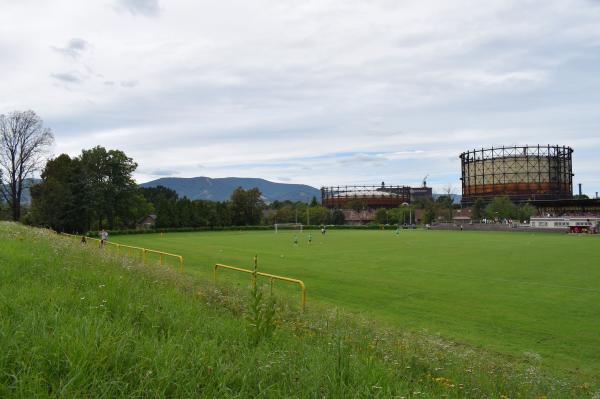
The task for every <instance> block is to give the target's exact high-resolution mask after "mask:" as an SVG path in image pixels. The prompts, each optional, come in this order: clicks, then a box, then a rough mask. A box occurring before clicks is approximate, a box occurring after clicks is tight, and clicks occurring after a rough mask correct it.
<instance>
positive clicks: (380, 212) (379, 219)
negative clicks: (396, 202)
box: [375, 208, 388, 224]
mask: <svg viewBox="0 0 600 399" xmlns="http://www.w3.org/2000/svg"><path fill="white" fill-rule="evenodd" d="M387 216H388V212H387V209H384V208H379V209H377V211H375V222H376V223H379V224H385V223H387Z"/></svg>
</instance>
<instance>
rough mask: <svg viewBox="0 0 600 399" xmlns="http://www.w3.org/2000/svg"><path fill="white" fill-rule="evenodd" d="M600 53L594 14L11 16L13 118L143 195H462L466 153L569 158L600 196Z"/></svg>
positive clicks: (491, 4) (234, 3)
mask: <svg viewBox="0 0 600 399" xmlns="http://www.w3.org/2000/svg"><path fill="white" fill-rule="evenodd" d="M115 9H117V10H118V11H120V12H115ZM138 16H141V17H152V18H138ZM599 47H600V6H599V5H598V4H597V3H593V2H589V1H585V0H554V1H543V2H542V1H530V2H518V1H504V0H492V1H488V2H486V4H485V7H483V6H481V3H480V2H473V1H466V0H462V1H453V2H443V1H418V2H417V1H408V2H397V1H390V0H377V1H370V2H367V1H359V0H351V1H348V0H318V1H317V0H313V1H305V2H295V1H275V0H257V1H253V2H247V1H241V0H228V1H224V2H189V1H184V0H171V1H167V0H165V1H161V2H160V4H159V2H158V1H156V0H151V1H144V0H114V1H110V2H107V1H106V0H89V1H86V2H78V1H74V0H56V1H54V2H46V1H42V0H29V1H27V2H9V3H8V4H7V5H6V6H5V5H3V12H2V13H1V14H0V53H1V54H2V55H3V56H2V57H0V74H1V75H2V76H3V90H2V94H3V95H2V96H0V111H1V112H8V111H11V110H14V109H29V108H31V109H34V110H36V111H37V112H38V113H39V114H40V115H41V116H42V117H43V118H44V119H45V120H46V122H47V123H48V124H49V125H50V126H51V127H52V128H53V130H54V131H55V133H56V139H57V148H56V150H57V151H67V152H69V153H71V154H76V153H78V152H79V151H80V150H81V149H82V148H88V147H91V146H94V145H104V146H106V147H113V148H120V149H123V150H124V151H125V152H126V153H127V154H128V155H130V156H133V157H134V158H135V159H136V161H137V162H138V163H139V164H140V170H139V174H138V177H139V179H140V180H146V179H152V178H154V177H155V176H156V174H154V173H153V172H164V171H178V172H179V175H180V176H194V175H198V174H203V175H209V176H213V177H220V176H232V175H245V176H256V177H263V178H271V179H278V180H280V181H284V179H289V180H290V181H292V182H298V183H307V184H312V185H320V184H338V183H339V184H345V183H353V182H357V183H360V182H365V183H379V182H380V181H381V180H385V181H386V182H389V184H408V183H416V184H418V183H419V182H420V180H421V179H422V177H423V176H424V175H426V174H430V175H431V176H430V178H429V181H430V182H431V183H432V184H437V185H439V186H440V187H441V186H444V185H446V184H448V183H450V182H454V183H455V184H456V185H457V186H458V177H459V176H458V175H459V172H460V171H459V163H458V154H460V152H462V151H465V150H467V149H471V148H475V147H477V148H480V147H482V146H491V145H503V144H504V145H510V144H524V143H530V144H537V143H541V144H546V143H552V144H554V143H557V144H565V145H572V146H574V147H575V150H576V151H575V162H574V165H575V168H576V169H575V173H576V176H577V178H578V177H580V176H581V177H582V180H583V181H582V182H583V183H584V187H589V189H590V190H593V191H600V186H599V185H598V180H597V178H596V177H594V176H597V175H599V174H600V166H598V164H597V163H595V162H594V159H595V157H596V155H595V154H597V153H598V150H600V143H599V142H598V141H597V139H596V136H597V135H596V134H595V133H596V132H597V131H598V129H599V128H600V116H599V114H598V112H597V110H598V105H599V102H600V96H599V95H598V94H597V93H600V77H599V76H598V74H597V66H598V64H599V63H600V52H599V51H598V49H599ZM65 55H67V56H66V57H65ZM199 164H202V165H203V168H200V167H199V166H198V165H199ZM579 167H581V171H578V170H577V168H579Z"/></svg>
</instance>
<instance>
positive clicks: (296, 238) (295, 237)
mask: <svg viewBox="0 0 600 399" xmlns="http://www.w3.org/2000/svg"><path fill="white" fill-rule="evenodd" d="M294 245H295V246H298V236H294Z"/></svg>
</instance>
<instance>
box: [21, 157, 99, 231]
mask: <svg viewBox="0 0 600 399" xmlns="http://www.w3.org/2000/svg"><path fill="white" fill-rule="evenodd" d="M80 172H81V163H80V161H79V160H78V159H77V158H70V157H69V156H68V155H66V154H62V155H60V156H58V157H57V158H54V159H52V160H49V161H48V162H47V163H46V166H45V168H44V170H43V171H42V174H41V177H42V182H41V183H40V184H36V185H34V186H32V187H31V189H30V191H31V201H32V205H31V209H32V211H31V213H32V220H31V222H33V223H36V224H40V225H43V226H49V227H51V228H53V229H55V230H58V231H71V232H84V231H87V229H88V227H89V226H88V218H87V216H88V207H87V206H86V204H85V202H84V196H83V191H82V190H81V181H80V177H81V173H80Z"/></svg>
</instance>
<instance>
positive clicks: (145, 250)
mask: <svg viewBox="0 0 600 399" xmlns="http://www.w3.org/2000/svg"><path fill="white" fill-rule="evenodd" d="M61 234H62V235H65V236H68V237H75V238H79V237H82V236H76V235H73V234H68V233H61ZM85 238H86V240H92V241H97V242H100V240H99V239H98V238H93V237H85ZM104 244H106V245H112V246H115V247H116V248H117V254H119V255H120V254H121V248H126V249H127V250H128V254H129V255H130V256H131V254H132V252H131V251H132V250H136V251H140V253H141V257H142V262H143V263H144V264H146V263H147V257H148V254H149V253H152V254H157V255H159V257H160V264H161V266H162V265H164V257H165V256H169V257H173V258H175V259H176V260H177V262H178V263H179V271H180V272H183V256H181V255H175V254H171V253H168V252H163V251H157V250H154V249H148V248H142V247H135V246H133V245H125V244H119V243H116V242H111V241H105V242H104Z"/></svg>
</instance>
